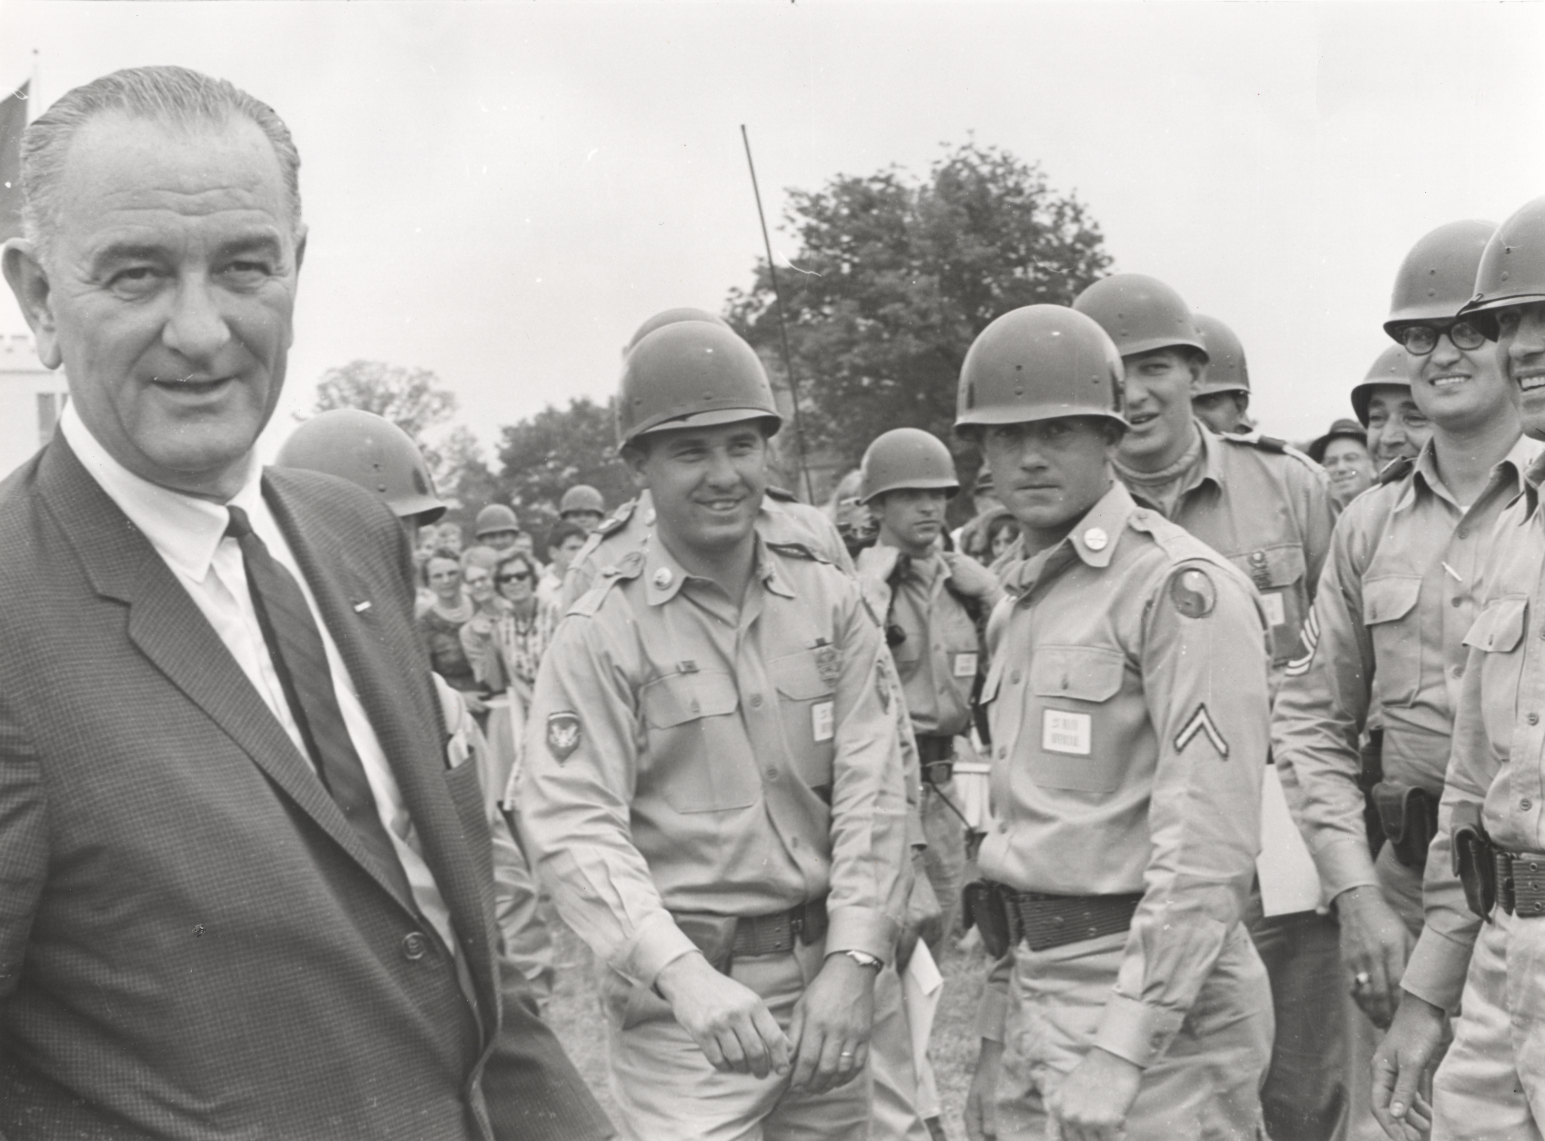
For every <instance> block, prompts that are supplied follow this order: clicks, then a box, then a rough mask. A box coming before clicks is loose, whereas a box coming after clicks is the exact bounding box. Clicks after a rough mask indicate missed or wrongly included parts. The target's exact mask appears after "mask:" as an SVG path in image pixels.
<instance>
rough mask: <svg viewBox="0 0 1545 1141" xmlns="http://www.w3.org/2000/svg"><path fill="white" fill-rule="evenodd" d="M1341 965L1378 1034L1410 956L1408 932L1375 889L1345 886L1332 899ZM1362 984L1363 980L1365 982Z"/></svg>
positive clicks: (1389, 1014) (1386, 1021)
mask: <svg viewBox="0 0 1545 1141" xmlns="http://www.w3.org/2000/svg"><path fill="white" fill-rule="evenodd" d="M1336 916H1337V918H1338V919H1339V920H1340V922H1341V961H1342V962H1343V963H1345V964H1346V970H1347V978H1348V983H1349V985H1350V986H1351V988H1352V997H1353V998H1354V999H1356V1000H1357V1005H1358V1006H1359V1007H1361V1008H1362V1011H1363V1013H1364V1014H1366V1015H1367V1016H1368V1018H1369V1020H1370V1021H1371V1022H1372V1023H1373V1024H1374V1025H1375V1026H1377V1027H1378V1028H1379V1029H1380V1030H1383V1029H1385V1028H1386V1027H1388V1026H1389V1024H1390V1019H1391V1018H1393V1017H1394V1015H1395V1007H1396V1006H1397V1005H1399V1003H1400V976H1401V975H1403V974H1405V969H1406V958H1407V957H1408V956H1409V955H1410V954H1411V947H1412V942H1413V941H1412V939H1411V933H1410V932H1409V931H1408V930H1406V925H1405V923H1404V921H1402V920H1401V918H1400V916H1399V915H1397V914H1395V910H1394V908H1392V907H1390V905H1389V904H1388V903H1386V902H1385V901H1384V895H1383V893H1382V892H1381V891H1379V889H1378V888H1376V887H1354V888H1348V889H1347V890H1346V891H1344V892H1342V893H1341V894H1340V895H1338V896H1337V897H1336ZM1365 980H1366V981H1365Z"/></svg>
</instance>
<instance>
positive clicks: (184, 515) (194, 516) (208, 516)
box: [59, 401, 263, 582]
mask: <svg viewBox="0 0 1545 1141" xmlns="http://www.w3.org/2000/svg"><path fill="white" fill-rule="evenodd" d="M59 431H60V432H61V433H62V434H63V436H64V438H65V442H66V443H68V444H69V445H70V448H71V449H72V450H73V451H74V452H75V455H76V457H77V458H78V459H79V460H80V462H81V466H83V467H84V468H85V469H86V471H87V472H88V473H90V475H91V478H92V479H94V480H96V482H97V484H98V485H99V486H100V487H101V488H102V490H103V491H105V492H106V493H107V497H108V498H109V499H111V500H112V501H113V502H114V503H116V504H117V505H118V509H119V510H120V511H122V512H123V513H124V514H125V515H127V516H128V517H129V521H130V522H132V523H133V524H134V525H135V526H136V527H138V528H139V529H140V530H141V531H142V532H143V533H144V535H145V537H146V538H147V539H149V540H150V544H151V546H153V547H155V549H156V552H157V553H158V554H159V555H160V556H161V557H162V559H164V560H165V561H166V562H168V563H170V564H171V565H172V566H173V567H175V568H176V569H177V570H179V571H181V572H182V573H183V574H185V575H187V576H188V577H189V578H190V579H192V580H193V581H195V582H202V581H204V579H205V577H206V576H207V575H208V574H209V564H210V562H211V561H213V559H214V557H215V550H216V548H217V547H219V545H220V540H221V539H222V538H223V537H224V536H225V528H226V524H227V523H229V522H230V513H229V512H228V511H227V510H226V509H225V507H224V506H222V505H221V504H218V503H214V502H211V501H210V500H208V499H200V498H198V497H197V496H192V495H184V494H182V493H181V492H177V491H171V490H169V489H168V488H165V487H162V486H160V485H159V484H155V483H151V482H150V481H149V480H148V479H145V478H144V477H142V476H138V475H135V474H134V473H133V472H131V471H130V470H129V469H128V468H126V467H124V466H123V465H122V464H121V463H119V462H118V461H117V460H116V459H114V458H113V457H112V456H111V455H109V454H108V451H107V449H106V448H104V447H103V446H102V445H101V444H100V443H99V442H98V441H97V438H96V437H95V436H93V435H92V434H91V430H90V429H89V428H87V427H86V424H85V422H84V421H83V420H81V418H80V413H79V412H77V411H76V409H75V404H74V402H73V401H71V402H70V403H68V404H66V405H65V409H64V414H63V415H62V416H61V417H60V420H59ZM262 475H263V469H262V467H261V466H260V465H259V464H258V463H257V462H256V461H255V460H253V459H251V458H250V457H249V459H248V464H247V475H246V478H245V479H244V480H243V481H242V485H241V490H239V491H238V492H237V493H236V494H235V495H233V496H232V497H231V500H230V502H231V503H234V504H236V505H237V506H238V507H241V508H243V509H244V510H245V511H246V512H247V514H248V515H249V516H254V515H256V513H257V512H258V511H259V510H261V504H262V495H261V480H262Z"/></svg>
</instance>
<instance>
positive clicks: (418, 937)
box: [402, 931, 429, 963]
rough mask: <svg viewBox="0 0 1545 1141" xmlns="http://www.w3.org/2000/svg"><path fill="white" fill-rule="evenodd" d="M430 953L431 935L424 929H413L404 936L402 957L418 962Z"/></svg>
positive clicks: (411, 961)
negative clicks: (425, 932)
mask: <svg viewBox="0 0 1545 1141" xmlns="http://www.w3.org/2000/svg"><path fill="white" fill-rule="evenodd" d="M427 954H429V937H428V936H427V935H425V934H424V933H423V932H422V931H412V932H409V933H408V934H406V935H404V936H403V937H402V957H403V958H404V959H406V960H408V962H410V963H416V962H418V961H419V960H420V959H422V958H423V957H424V956H425V955H427Z"/></svg>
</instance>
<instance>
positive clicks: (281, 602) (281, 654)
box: [225, 506, 413, 902]
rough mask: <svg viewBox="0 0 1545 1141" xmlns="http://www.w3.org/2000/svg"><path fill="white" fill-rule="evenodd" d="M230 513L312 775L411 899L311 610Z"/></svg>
mask: <svg viewBox="0 0 1545 1141" xmlns="http://www.w3.org/2000/svg"><path fill="white" fill-rule="evenodd" d="M228 510H229V511H230V513H231V521H230V524H229V525H228V526H227V527H226V529H225V533H226V534H227V535H229V536H230V537H231V538H233V539H235V540H236V542H237V544H238V545H239V546H240V547H241V555H242V562H243V563H245V564H246V569H247V586H248V587H249V588H250V590H251V592H252V608H253V609H254V610H255V611H256V612H257V620H258V625H259V626H261V627H262V629H263V640H264V641H265V642H267V643H268V653H269V656H270V657H271V658H272V659H273V663H274V672H275V673H276V674H278V675H279V684H280V686H281V687H282V688H283V689H284V696H285V699H286V700H287V701H288V702H289V705H290V714H291V715H292V716H293V717H294V718H295V724H296V725H297V726H298V727H299V729H300V735H301V739H302V740H303V741H305V743H306V748H307V751H308V752H309V753H310V754H311V760H312V763H313V764H314V765H315V766H316V771H317V776H319V777H320V778H321V780H322V784H323V785H324V786H325V787H326V788H327V791H328V792H330V793H332V797H333V800H334V801H336V802H337V804H338V807H339V808H340V809H342V810H343V814H344V816H345V817H347V818H348V821H349V824H350V825H352V826H353V828H354V831H355V833H356V834H357V835H358V836H359V838H360V840H361V841H363V842H364V845H365V847H366V849H368V850H369V852H370V854H371V855H372V856H374V857H375V858H376V860H377V862H378V863H379V864H380V865H381V870H382V871H383V872H385V873H386V874H387V875H389V876H390V877H391V882H392V883H393V884H394V885H395V886H396V887H397V889H398V890H399V891H400V893H401V897H402V899H403V900H404V901H405V902H411V900H412V899H413V893H412V890H411V889H410V888H409V886H408V877H407V875H406V874H405V873H404V872H403V870H402V863H401V861H399V860H398V859H397V851H396V849H395V848H393V847H392V840H391V837H390V836H388V835H387V834H386V826H385V825H383V824H382V823H381V815H380V813H378V812H377V811H376V800H375V797H374V796H373V795H371V792H370V782H369V781H368V780H366V778H365V766H364V764H363V762H361V761H360V759H359V753H358V752H356V751H355V749H354V741H353V739H352V738H350V736H349V727H348V725H347V724H346V723H345V722H344V720H343V710H341V709H340V708H338V695H337V693H336V691H335V690H334V689H333V672H332V670H331V669H329V668H328V665H327V651H326V650H325V649H324V648H323V645H322V635H321V633H320V632H319V631H318V630H317V625H316V622H315V621H314V620H313V619H312V617H311V607H309V606H307V605H306V596H305V595H304V594H302V593H301V589H300V585H299V584H298V583H297V582H296V581H295V578H294V576H293V575H291V574H290V572H289V571H287V570H285V569H284V567H283V566H281V565H280V564H279V563H278V562H277V561H276V560H275V559H274V557H273V556H272V555H271V554H269V553H268V548H267V547H266V546H265V545H264V544H263V540H262V539H260V538H258V537H257V535H256V534H255V533H254V532H253V530H252V523H251V521H250V520H248V518H247V513H246V512H245V511H243V510H242V509H241V508H240V507H234V506H233V507H229V508H228Z"/></svg>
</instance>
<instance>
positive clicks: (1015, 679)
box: [1009, 670, 1024, 685]
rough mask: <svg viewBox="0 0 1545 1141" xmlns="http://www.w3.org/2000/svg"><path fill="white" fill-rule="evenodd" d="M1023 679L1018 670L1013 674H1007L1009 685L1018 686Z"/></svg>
mask: <svg viewBox="0 0 1545 1141" xmlns="http://www.w3.org/2000/svg"><path fill="white" fill-rule="evenodd" d="M1023 678H1024V674H1022V673H1020V672H1019V671H1018V670H1015V671H1014V672H1013V673H1011V674H1009V683H1010V684H1011V685H1018V684H1019V683H1020V681H1021V680H1022V679H1023Z"/></svg>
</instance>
